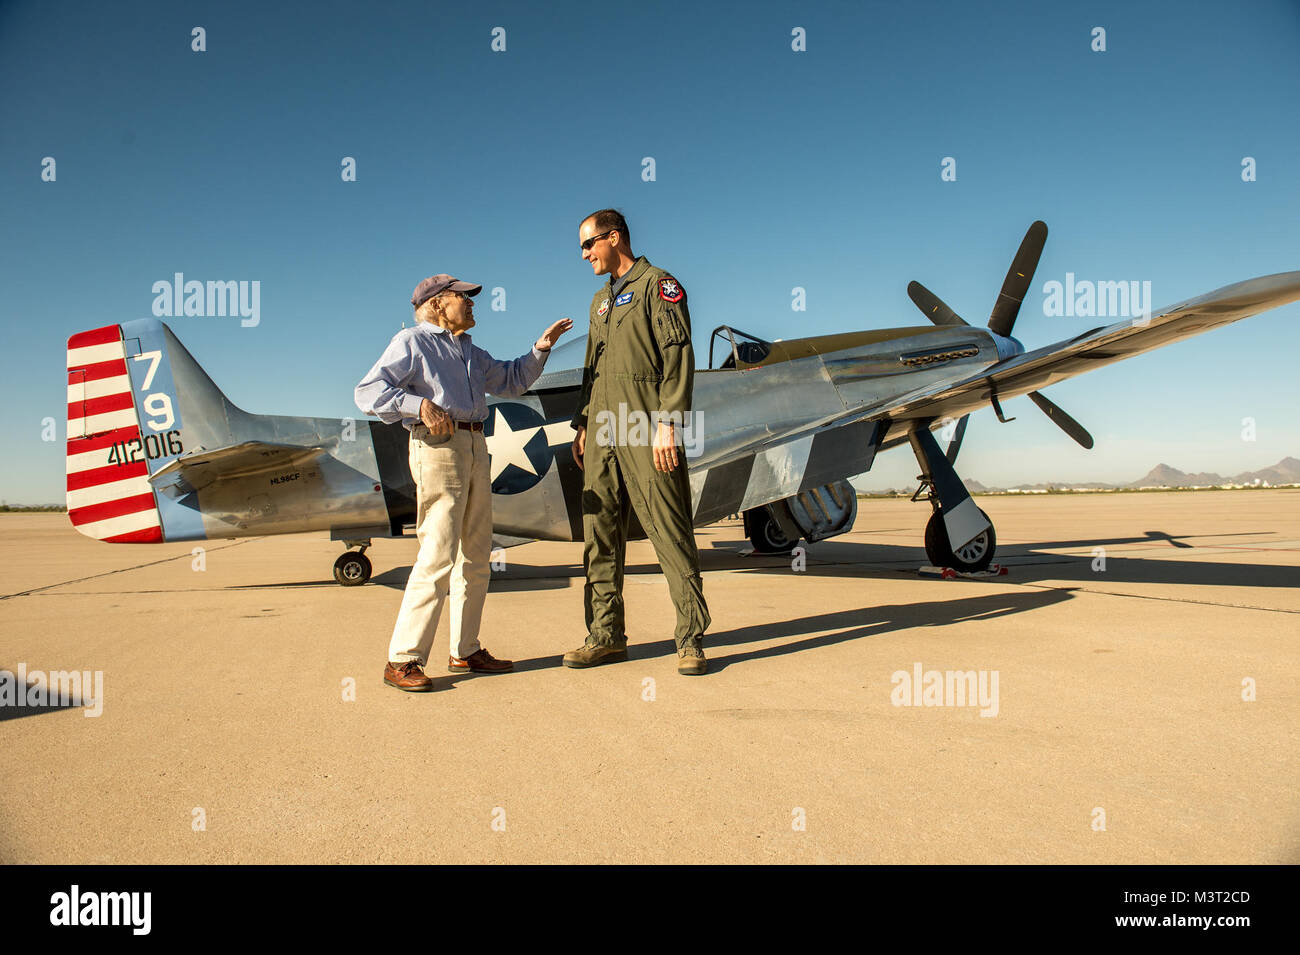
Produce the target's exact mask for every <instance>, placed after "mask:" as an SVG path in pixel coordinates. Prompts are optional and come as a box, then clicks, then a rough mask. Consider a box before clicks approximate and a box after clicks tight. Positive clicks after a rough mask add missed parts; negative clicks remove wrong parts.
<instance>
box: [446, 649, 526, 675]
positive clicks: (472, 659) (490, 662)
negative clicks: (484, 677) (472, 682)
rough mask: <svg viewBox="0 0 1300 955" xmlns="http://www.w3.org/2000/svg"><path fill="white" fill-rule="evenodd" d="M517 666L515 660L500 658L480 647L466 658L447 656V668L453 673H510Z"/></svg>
mask: <svg viewBox="0 0 1300 955" xmlns="http://www.w3.org/2000/svg"><path fill="white" fill-rule="evenodd" d="M514 668H515V664H514V661H513V660H498V659H497V658H496V657H494V656H493V655H492V654H490V653H488V652H487V648H486V647H480V648H479V649H477V650H475V651H474V652H473V653H471V654H470V655H469V656H467V657H466V658H465V659H463V660H462V659H461V658H460V657H447V669H448V670H449V671H451V672H452V673H509V672H510V671H511V670H513V669H514Z"/></svg>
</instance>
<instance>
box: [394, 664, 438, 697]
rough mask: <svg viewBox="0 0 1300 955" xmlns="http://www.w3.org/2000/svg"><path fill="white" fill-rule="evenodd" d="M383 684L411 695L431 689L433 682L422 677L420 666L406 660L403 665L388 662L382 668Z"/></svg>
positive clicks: (422, 672)
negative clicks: (407, 691)
mask: <svg viewBox="0 0 1300 955" xmlns="http://www.w3.org/2000/svg"><path fill="white" fill-rule="evenodd" d="M384 682H385V683H387V684H388V685H389V686H395V687H397V688H398V689H399V690H409V691H410V692H412V693H423V692H426V691H428V690H432V689H433V681H432V680H430V679H429V678H428V677H427V676H425V675H424V671H423V670H421V669H420V664H419V663H418V662H417V661H415V660H407V661H405V662H403V663H392V662H390V663H389V664H388V666H386V667H384Z"/></svg>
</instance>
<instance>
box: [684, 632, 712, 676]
mask: <svg viewBox="0 0 1300 955" xmlns="http://www.w3.org/2000/svg"><path fill="white" fill-rule="evenodd" d="M677 672H678V673H681V674H683V675H685V676H703V675H704V674H705V673H708V672H709V661H708V660H706V659H705V658H704V648H703V647H701V646H700V644H698V643H696V642H694V641H690V640H688V641H687V642H686V643H685V644H683V645H682V646H680V647H678V648H677Z"/></svg>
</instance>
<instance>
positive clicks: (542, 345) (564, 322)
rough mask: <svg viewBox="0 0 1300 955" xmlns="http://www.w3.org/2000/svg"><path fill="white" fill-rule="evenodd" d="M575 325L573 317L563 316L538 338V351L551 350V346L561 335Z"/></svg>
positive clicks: (536, 346)
mask: <svg viewBox="0 0 1300 955" xmlns="http://www.w3.org/2000/svg"><path fill="white" fill-rule="evenodd" d="M572 327H573V319H571V318H562V319H560V320H559V321H558V322H556V323H555V324H554V325H552V326H551V327H550V328H548V329H547V330H546V331H544V332H542V337H541V338H539V339H537V344H536V345H535V346H533V347H535V348H536V349H537V350H538V351H550V350H551V346H552V345H554V344H555V343H556V342H558V341H559V340H560V336H561V335H563V334H564V333H565V332H567V331H568V330H569V329H570V328H572Z"/></svg>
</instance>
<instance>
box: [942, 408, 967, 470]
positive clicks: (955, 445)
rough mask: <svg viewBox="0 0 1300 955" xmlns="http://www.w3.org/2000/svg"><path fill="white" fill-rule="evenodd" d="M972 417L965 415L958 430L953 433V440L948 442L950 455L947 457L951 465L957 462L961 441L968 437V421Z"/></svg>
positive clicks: (959, 423) (958, 423)
mask: <svg viewBox="0 0 1300 955" xmlns="http://www.w3.org/2000/svg"><path fill="white" fill-rule="evenodd" d="M969 417H970V415H968V414H964V415H962V416H961V420H960V421H958V422H957V430H956V431H955V432H953V436H952V440H951V441H949V442H948V453H947V454H946V455H945V457H947V459H948V463H949V464H955V463H956V462H957V452H958V451H960V450H961V439H962V438H964V437H965V436H966V419H967V418H969Z"/></svg>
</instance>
